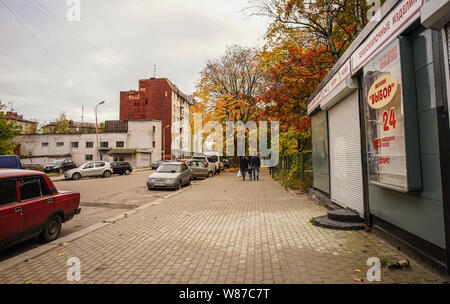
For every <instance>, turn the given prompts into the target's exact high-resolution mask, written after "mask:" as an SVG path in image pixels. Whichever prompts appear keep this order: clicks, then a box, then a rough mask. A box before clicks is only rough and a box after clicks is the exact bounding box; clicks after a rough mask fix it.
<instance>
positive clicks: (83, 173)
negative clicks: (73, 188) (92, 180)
mask: <svg viewBox="0 0 450 304" xmlns="http://www.w3.org/2000/svg"><path fill="white" fill-rule="evenodd" d="M112 173H113V168H112V166H111V164H110V163H108V162H105V161H93V162H88V163H85V164H84V165H82V166H80V167H79V168H75V169H72V170H69V171H67V172H66V173H64V177H65V178H66V179H74V180H78V179H80V178H82V177H87V176H102V177H106V178H108V177H110V176H111V175H112Z"/></svg>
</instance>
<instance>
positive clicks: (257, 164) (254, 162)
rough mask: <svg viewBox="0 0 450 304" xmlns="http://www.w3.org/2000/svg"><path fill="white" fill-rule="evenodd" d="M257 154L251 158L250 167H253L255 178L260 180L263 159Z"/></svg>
mask: <svg viewBox="0 0 450 304" xmlns="http://www.w3.org/2000/svg"><path fill="white" fill-rule="evenodd" d="M259 155H260V154H259V153H258V155H257V156H253V157H252V158H251V160H250V167H251V168H252V173H253V174H252V175H253V180H259V168H260V167H261V159H260V158H259Z"/></svg>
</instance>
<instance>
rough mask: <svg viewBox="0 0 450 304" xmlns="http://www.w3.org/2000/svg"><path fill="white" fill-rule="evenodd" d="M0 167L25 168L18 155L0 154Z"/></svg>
mask: <svg viewBox="0 0 450 304" xmlns="http://www.w3.org/2000/svg"><path fill="white" fill-rule="evenodd" d="M0 168H6V169H24V166H23V165H22V163H21V162H20V159H19V157H18V156H17V155H0Z"/></svg>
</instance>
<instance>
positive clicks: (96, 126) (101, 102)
mask: <svg viewBox="0 0 450 304" xmlns="http://www.w3.org/2000/svg"><path fill="white" fill-rule="evenodd" d="M104 103H105V101H104V100H102V101H100V102H99V103H98V104H97V105H96V106H95V134H96V137H97V160H100V148H99V146H98V122H97V108H98V106H100V105H102V104H104Z"/></svg>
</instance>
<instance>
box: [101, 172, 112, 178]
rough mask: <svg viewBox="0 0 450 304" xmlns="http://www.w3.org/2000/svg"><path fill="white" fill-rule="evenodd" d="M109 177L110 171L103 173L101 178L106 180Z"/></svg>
mask: <svg viewBox="0 0 450 304" xmlns="http://www.w3.org/2000/svg"><path fill="white" fill-rule="evenodd" d="M110 176H111V171H105V172H103V177H105V178H108V177H110Z"/></svg>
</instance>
